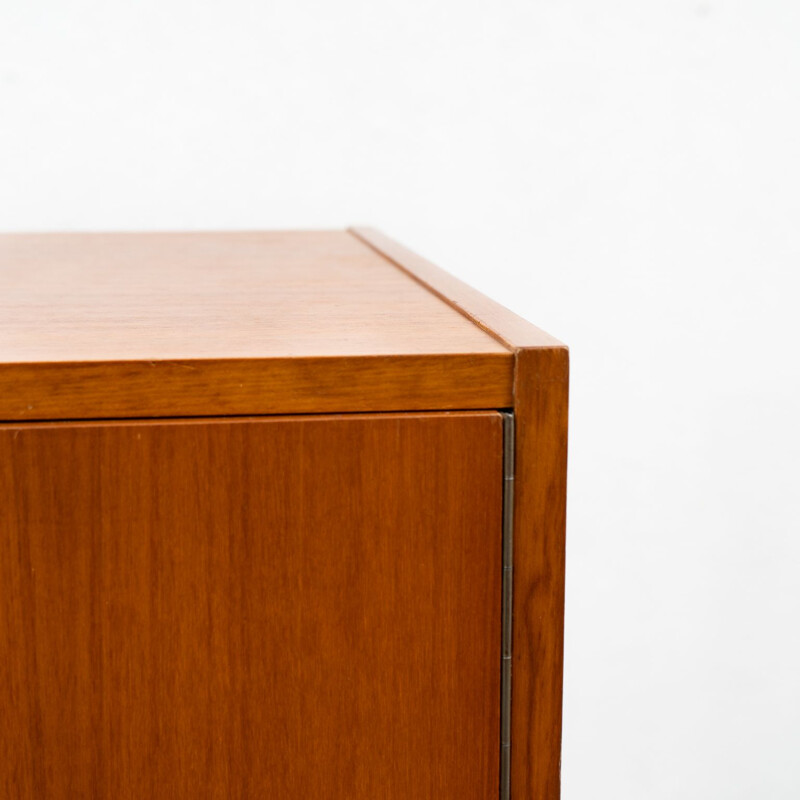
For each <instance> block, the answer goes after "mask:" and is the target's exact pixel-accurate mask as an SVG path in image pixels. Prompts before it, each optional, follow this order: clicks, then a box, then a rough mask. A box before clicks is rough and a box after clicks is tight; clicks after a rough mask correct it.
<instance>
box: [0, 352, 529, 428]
mask: <svg viewBox="0 0 800 800" xmlns="http://www.w3.org/2000/svg"><path fill="white" fill-rule="evenodd" d="M513 370H514V363H513V356H512V355H511V353H508V354H506V355H502V354H497V353H492V354H489V353H487V354H484V355H483V356H480V357H478V356H475V355H449V356H441V357H440V356H394V357H390V356H361V357H358V358H355V357H354V358H333V357H331V358H286V359H266V360H259V359H250V360H246V361H241V360H222V361H146V362H141V361H129V362H124V361H120V362H112V363H103V362H100V363H86V364H57V363H56V364H7V365H0V386H2V391H0V420H5V421H15V420H59V419H115V418H130V417H169V416H214V415H220V416H234V415H248V414H313V413H328V412H351V411H426V410H429V409H430V410H449V409H482V408H505V407H507V406H509V405H511V403H512V398H513V393H512V384H513Z"/></svg>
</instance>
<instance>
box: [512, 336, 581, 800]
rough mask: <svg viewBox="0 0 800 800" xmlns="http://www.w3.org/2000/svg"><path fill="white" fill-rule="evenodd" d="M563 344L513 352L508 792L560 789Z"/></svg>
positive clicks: (550, 796)
mask: <svg viewBox="0 0 800 800" xmlns="http://www.w3.org/2000/svg"><path fill="white" fill-rule="evenodd" d="M568 395H569V353H568V351H567V348H566V347H556V348H528V349H525V348H523V349H520V350H519V351H517V365H516V378H515V397H514V414H515V417H516V426H515V428H516V447H515V462H516V463H515V470H516V476H515V490H514V616H513V620H514V622H513V642H514V645H513V659H512V691H511V796H512V797H513V798H515V800H516V799H517V798H519V799H522V798H525V799H526V800H533V799H534V798H535V799H536V800H557V798H558V797H559V796H560V792H561V707H562V684H563V666H564V575H565V566H566V565H565V552H566V497H567V419H568V403H569V398H568Z"/></svg>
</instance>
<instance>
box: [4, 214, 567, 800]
mask: <svg viewBox="0 0 800 800" xmlns="http://www.w3.org/2000/svg"><path fill="white" fill-rule="evenodd" d="M567 393H568V352H567V349H566V347H564V346H563V345H562V344H561V343H560V342H558V341H557V340H555V339H553V338H552V337H550V336H549V335H548V334H546V333H544V332H542V331H540V330H539V329H538V328H535V327H534V326H532V325H530V324H529V323H527V322H526V321H524V320H522V319H521V318H519V317H518V316H516V315H514V314H512V313H511V312H509V311H508V310H506V309H504V308H502V307H501V306H500V305H498V304H497V303H495V302H493V301H491V300H489V299H488V298H486V297H484V296H483V295H481V294H480V293H478V292H476V291H475V290H473V289H471V288H470V287H468V286H467V285H465V284H464V283H462V282H461V281H459V280H457V279H456V278H454V277H453V276H451V275H449V274H448V273H446V272H444V271H442V270H440V269H438V268H437V267H435V266H433V265H432V264H430V263H429V262H427V261H425V260H424V259H422V258H420V257H419V256H417V255H415V254H413V253H411V252H410V251H408V250H406V249H405V248H404V247H402V246H400V245H398V244H397V243H395V242H393V241H391V240H390V239H388V238H387V237H385V236H383V235H382V234H380V233H378V232H376V231H373V230H370V229H362V228H357V229H352V230H350V231H295V232H241V233H238V232H237V233H233V232H230V233H222V232H220V233H142V234H138V233H115V234H4V235H0V720H2V724H0V795H2V796H3V797H9V798H20V800H28V798H44V797H47V798H74V797H96V798H109V799H110V798H114V800H118V799H122V800H124V799H125V798H131V799H132V798H141V797H162V796H163V797H171V798H178V799H179V800H182V799H183V798H198V797H236V798H251V797H303V798H309V800H317V799H318V800H322V798H326V799H327V798H333V799H335V800H344V798H348V799H350V798H354V799H355V800H366V798H375V797H385V798H388V800H400V798H409V797H415V798H416V797H426V798H431V799H433V798H436V799H437V800H440V799H441V798H452V800H456V799H458V800H465V799H466V800H469V799H470V798H475V800H478V799H479V798H480V800H485V799H487V798H495V797H498V796H502V797H509V796H510V797H513V798H514V800H524V799H525V798H528V799H530V800H534V799H536V800H539V799H541V800H554V799H555V798H557V797H558V795H559V769H560V749H561V689H562V658H563V656H562V652H563V606H564V536H565V497H566V454H567ZM512 420H513V423H512ZM512 434H513V435H512ZM512 537H513V538H512ZM512 576H513V593H512ZM504 655H505V656H508V658H505V659H504V658H503V656H504ZM508 663H510V664H511V671H510V672H511V679H510V683H509V681H508ZM503 676H505V677H503ZM509 754H510V759H509Z"/></svg>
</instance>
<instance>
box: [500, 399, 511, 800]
mask: <svg viewBox="0 0 800 800" xmlns="http://www.w3.org/2000/svg"><path fill="white" fill-rule="evenodd" d="M502 415H503V600H502V616H503V622H502V642H501V646H500V650H501V660H500V664H501V668H500V800H509V798H510V796H511V630H512V621H513V620H512V611H513V594H514V414H513V413H511V412H508V411H504V412H502Z"/></svg>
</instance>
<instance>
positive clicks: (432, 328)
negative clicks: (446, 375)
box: [0, 231, 508, 364]
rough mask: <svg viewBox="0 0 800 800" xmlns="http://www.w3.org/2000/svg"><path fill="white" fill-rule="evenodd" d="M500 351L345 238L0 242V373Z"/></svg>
mask: <svg viewBox="0 0 800 800" xmlns="http://www.w3.org/2000/svg"><path fill="white" fill-rule="evenodd" d="M447 353H472V354H486V353H504V354H507V353H508V351H507V349H506V348H505V347H503V345H502V344H500V343H499V342H498V341H496V340H495V339H494V338H492V337H491V336H489V335H488V334H487V333H485V332H484V331H483V330H481V329H480V328H479V327H477V326H476V325H474V324H473V323H472V322H470V320H468V319H467V318H466V317H464V316H462V315H461V314H459V313H458V312H457V311H456V310H454V309H453V308H451V307H450V306H449V305H448V304H447V303H445V302H443V301H442V300H440V299H439V298H438V297H436V296H435V295H434V294H432V293H431V292H429V291H428V290H427V289H426V288H425V287H424V286H422V285H420V284H419V283H418V282H416V281H415V280H414V279H413V278H411V277H410V276H409V275H407V274H406V273H404V272H403V271H401V270H400V269H398V268H397V267H396V266H395V265H394V264H392V263H391V262H390V261H388V260H387V259H386V258H384V257H383V256H382V255H380V254H379V253H378V252H376V251H375V250H373V249H372V248H371V247H369V246H368V245H367V244H365V243H364V242H363V241H361V240H360V239H359V238H357V237H356V236H354V235H352V234H351V233H348V232H345V231H313V232H311V231H309V232H299V231H293V232H260V233H255V232H253V233H238V232H237V233H224V232H220V233H146V234H139V233H135V234H134V233H113V234H10V235H2V236H0V363H5V364H11V363H39V362H72V363H75V362H80V363H87V362H107V361H139V360H141V361H162V360H170V361H183V360H195V359H237V358H238V359H242V358H243V359H254V358H256V359H259V358H299V357H306V356H371V355H423V354H447Z"/></svg>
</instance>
